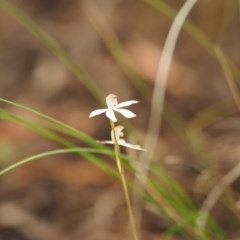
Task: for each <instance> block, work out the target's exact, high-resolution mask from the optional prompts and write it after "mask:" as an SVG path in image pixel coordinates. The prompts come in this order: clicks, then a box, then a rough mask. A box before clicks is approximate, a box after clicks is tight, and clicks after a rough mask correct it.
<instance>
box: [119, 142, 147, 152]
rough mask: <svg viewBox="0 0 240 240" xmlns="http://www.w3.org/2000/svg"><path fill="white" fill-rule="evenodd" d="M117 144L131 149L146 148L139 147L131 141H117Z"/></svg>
mask: <svg viewBox="0 0 240 240" xmlns="http://www.w3.org/2000/svg"><path fill="white" fill-rule="evenodd" d="M118 144H119V145H121V146H123V147H127V148H131V149H135V150H142V151H146V149H144V148H142V147H140V146H139V145H134V144H131V143H127V142H125V141H119V142H118Z"/></svg>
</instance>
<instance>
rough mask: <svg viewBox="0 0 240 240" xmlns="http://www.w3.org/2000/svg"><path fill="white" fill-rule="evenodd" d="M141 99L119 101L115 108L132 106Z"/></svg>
mask: <svg viewBox="0 0 240 240" xmlns="http://www.w3.org/2000/svg"><path fill="white" fill-rule="evenodd" d="M138 102H139V101H136V100H130V101H125V102H122V103H119V104H117V105H116V106H115V108H121V107H127V106H130V105H132V104H136V103H138Z"/></svg>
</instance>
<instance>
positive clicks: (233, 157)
mask: <svg viewBox="0 0 240 240" xmlns="http://www.w3.org/2000/svg"><path fill="white" fill-rule="evenodd" d="M9 2H10V3H13V4H14V6H15V7H17V9H18V10H20V11H22V12H23V13H24V14H26V16H27V17H29V18H30V19H31V21H33V22H34V23H35V24H37V25H38V26H39V27H40V28H41V29H42V30H43V31H45V32H46V33H47V34H49V35H50V36H51V38H52V39H54V41H55V42H56V44H57V45H56V46H61V48H62V49H63V50H64V51H65V52H66V53H67V54H68V56H69V59H70V60H69V59H67V60H66V56H65V55H64V54H62V53H61V52H59V51H58V50H59V49H58V48H57V47H56V46H55V45H53V44H52V42H51V40H49V42H47V41H46V38H42V39H40V38H41V37H39V36H40V35H39V31H37V30H36V28H35V30H33V32H34V31H35V32H34V33H31V32H30V31H29V29H27V28H28V27H29V28H31V26H32V25H31V23H30V22H29V21H24V20H23V19H24V18H21V14H19V12H14V10H13V8H11V7H9V6H8V4H5V1H3V2H2V3H0V29H1V30H0V53H1V54H0V72H1V77H0V96H1V98H6V99H8V100H11V101H14V102H16V103H20V104H23V105H25V106H28V107H31V108H33V109H36V110H37V111H40V112H43V113H45V114H47V115H50V116H52V117H54V118H57V119H59V120H61V121H63V122H65V123H67V124H69V125H70V126H72V127H74V128H76V129H79V130H80V131H82V132H84V133H86V134H88V135H90V136H92V137H93V138H95V139H109V138H110V134H109V123H108V121H107V120H106V119H105V117H104V116H101V117H98V118H93V119H90V120H89V118H88V116H89V113H90V112H91V111H92V110H94V109H97V108H101V107H103V106H104V105H103V104H102V103H101V102H100V100H99V99H101V100H102V101H104V98H105V96H106V95H107V94H109V93H114V94H116V95H117V96H118V100H119V101H126V100H131V99H134V100H138V101H140V103H139V104H137V105H134V106H133V107H131V110H133V111H134V112H135V113H136V114H137V117H136V118H134V119H131V121H130V122H131V124H133V126H134V129H131V131H127V132H126V136H127V138H130V140H129V141H130V142H131V132H133V131H136V132H137V133H138V135H139V136H141V138H140V142H142V141H143V139H144V136H145V133H146V129H147V125H148V120H149V112H150V102H151V93H152V90H153V86H154V81H155V75H156V71H157V65H158V62H159V59H160V57H161V52H162V47H163V45H164V41H165V39H166V36H167V33H168V30H169V28H170V26H171V24H172V20H173V18H174V16H175V14H176V13H177V12H178V10H179V9H180V7H181V6H182V4H183V3H184V2H185V1H182V0H181V1H179V0H168V1H156V0H143V1H137V0H128V1H127V0H111V1H110V0H103V1H95V0H92V1H84V0H48V1H44V0H31V1H29V0H12V1H9ZM13 15H14V16H15V17H14V16H13ZM19 19H22V23H20V22H19ZM239 20H240V17H239V6H238V1H234V0H230V1H224V0H211V1H208V0H199V1H198V3H197V4H196V6H195V7H194V9H193V10H192V11H191V13H190V15H189V17H188V23H187V24H186V25H185V28H184V29H183V30H182V32H181V34H180V37H179V39H178V43H177V47H176V51H175V52H174V57H173V62H172V64H171V71H170V74H169V78H168V85H167V92H166V104H165V107H164V117H163V122H162V126H161V133H160V135H159V143H158V148H157V152H156V153H155V157H154V162H155V163H156V164H159V165H161V166H163V168H164V169H166V170H167V172H168V173H169V174H170V176H172V177H173V179H175V180H176V181H177V182H178V183H179V184H180V186H181V187H182V188H183V189H184V190H185V191H186V192H187V193H188V194H189V196H190V197H191V198H192V199H194V201H195V202H196V203H197V204H199V206H201V203H202V202H203V201H204V199H205V197H206V196H207V194H208V192H209V191H210V189H211V188H212V187H213V186H214V184H215V183H216V182H218V181H219V179H221V177H223V176H224V174H225V173H226V172H227V171H228V170H230V169H231V168H233V167H234V166H235V165H236V164H237V163H238V162H239V157H240V150H239V143H240V139H239V133H240V124H239V108H238V106H239V105H238V103H239V101H238V99H239V97H238V96H239V95H238V91H239V90H238V84H239V66H240V54H239V52H240V44H239V39H240V30H239ZM26 22H27V23H26ZM26 24H27V25H28V27H26ZM24 25H25V26H24ZM33 29H34V27H33ZM220 53H223V54H222V55H221V54H220ZM224 55H225V57H224ZM64 59H65V60H64ZM226 59H227V60H226ZM226 61H229V62H228V63H227V67H226V66H225V65H226ZM74 64H75V65H74ZM76 66H77V67H78V68H79V71H76ZM224 66H225V68H224ZM1 108H3V109H7V110H9V111H11V112H13V113H14V114H19V115H20V116H21V115H24V116H28V115H26V114H27V113H26V111H23V110H21V109H19V108H16V107H13V106H9V105H8V104H6V103H5V104H4V103H1ZM28 114H29V113H28ZM29 115H31V116H32V114H29ZM35 117H36V116H35ZM2 118H3V117H2ZM0 132H1V134H0V151H1V154H0V164H1V169H4V168H5V167H6V166H9V165H10V164H12V163H15V162H17V161H19V160H21V159H23V158H25V157H29V156H31V155H34V154H36V153H41V152H44V151H48V150H52V149H56V148H61V147H62V146H61V145H60V144H59V143H56V142H54V141H51V140H48V139H47V138H46V137H44V136H41V135H40V134H37V133H34V131H31V130H30V129H28V128H26V127H23V126H21V125H19V124H16V123H12V122H11V121H4V120H1V121H0ZM76 144H77V145H78V146H84V144H82V143H81V142H77V143H76ZM133 156H134V157H136V158H137V156H135V155H134V154H133ZM213 173H215V174H216V175H213ZM239 174H240V173H239ZM237 178H238V177H236V179H237ZM159 184H160V185H161V182H159ZM238 190H239V185H238V182H237V181H235V182H234V185H233V186H229V188H228V191H229V192H230V193H231V194H229V196H231V199H230V197H229V196H228V198H227V200H226V199H225V200H226V201H225V204H220V203H219V204H218V205H220V206H216V207H214V209H213V210H212V212H213V215H214V217H216V219H217V220H218V221H219V224H220V225H221V226H223V228H224V230H225V231H226V232H227V236H228V237H227V238H226V239H238V238H234V237H236V236H238V234H239V224H240V222H239V219H240V218H239V217H240V213H239V201H238V197H239V193H238ZM229 199H230V200H229ZM124 206H125V205H124V198H123V196H122V190H121V186H120V185H119V184H118V182H117V180H116V179H115V178H113V177H111V176H110V175H108V174H107V173H105V172H104V171H102V170H100V169H99V168H98V167H96V166H95V165H93V164H92V163H90V162H88V161H87V160H86V159H84V158H80V157H79V156H76V155H74V154H71V155H64V156H62V155H60V156H53V157H48V158H44V159H40V160H37V161H34V162H32V163H29V164H26V165H23V166H21V167H19V168H17V169H15V170H13V171H11V172H9V173H7V174H6V175H4V176H2V177H1V178H0V239H4V240H18V239H19V240H22V239H26V240H34V239H39V240H43V239H44V240H45V239H51V240H54V239H58V240H61V239H66V240H74V239H81V240H84V239H88V240H101V239H112V240H114V239H128V237H127V236H128V234H127V232H128V227H127V225H128V216H127V212H126V209H125V207H124ZM143 214H144V219H143V221H142V226H141V232H142V235H143V239H149V240H150V239H167V238H164V237H163V235H162V233H163V232H164V231H165V230H166V229H168V227H169V225H171V224H170V223H169V220H166V218H165V217H162V216H161V215H159V214H157V213H156V211H155V210H154V209H152V208H151V207H148V206H146V207H144V209H143ZM230 219H231V221H229V220H230ZM129 239H130V238H129ZM168 239H193V238H189V237H186V236H182V235H181V234H176V235H173V236H172V237H171V238H168ZM215 239H217V238H215ZM219 239H220V238H219Z"/></svg>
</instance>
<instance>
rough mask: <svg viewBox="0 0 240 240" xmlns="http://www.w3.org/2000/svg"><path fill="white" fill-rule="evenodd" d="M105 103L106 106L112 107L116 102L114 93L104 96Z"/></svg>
mask: <svg viewBox="0 0 240 240" xmlns="http://www.w3.org/2000/svg"><path fill="white" fill-rule="evenodd" d="M106 103H107V107H108V108H110V109H112V108H114V107H115V106H116V105H117V104H118V101H117V96H116V95H114V94H109V95H108V96H107V97H106Z"/></svg>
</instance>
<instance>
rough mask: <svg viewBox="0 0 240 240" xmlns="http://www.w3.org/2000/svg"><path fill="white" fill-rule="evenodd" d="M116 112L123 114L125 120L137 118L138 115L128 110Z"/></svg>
mask: <svg viewBox="0 0 240 240" xmlns="http://www.w3.org/2000/svg"><path fill="white" fill-rule="evenodd" d="M115 111H116V112H119V113H121V114H122V115H123V116H124V117H125V118H133V117H136V114H135V113H133V112H131V111H129V110H127V109H115Z"/></svg>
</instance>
